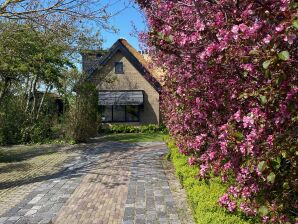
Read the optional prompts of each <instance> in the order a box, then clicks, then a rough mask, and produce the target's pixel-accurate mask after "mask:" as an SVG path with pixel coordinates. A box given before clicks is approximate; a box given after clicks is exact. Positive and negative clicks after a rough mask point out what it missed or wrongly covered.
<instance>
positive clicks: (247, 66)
mask: <svg viewBox="0 0 298 224" xmlns="http://www.w3.org/2000/svg"><path fill="white" fill-rule="evenodd" d="M240 67H241V68H243V69H244V70H246V71H248V72H251V71H252V70H253V65H252V64H250V63H249V64H242V65H241V66H240Z"/></svg>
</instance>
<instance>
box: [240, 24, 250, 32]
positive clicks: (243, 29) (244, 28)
mask: <svg viewBox="0 0 298 224" xmlns="http://www.w3.org/2000/svg"><path fill="white" fill-rule="evenodd" d="M239 29H240V30H241V32H243V33H244V32H246V31H247V30H248V26H246V25H245V24H244V23H241V24H240V25H239Z"/></svg>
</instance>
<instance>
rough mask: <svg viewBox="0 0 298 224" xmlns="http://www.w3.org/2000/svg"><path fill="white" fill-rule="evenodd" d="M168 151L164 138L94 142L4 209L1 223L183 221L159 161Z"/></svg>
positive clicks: (139, 222) (72, 223)
mask: <svg viewBox="0 0 298 224" xmlns="http://www.w3.org/2000/svg"><path fill="white" fill-rule="evenodd" d="M166 152H167V148H166V146H165V144H164V143H162V142H151V143H120V142H105V143H96V144H92V145H90V147H89V149H88V150H83V151H81V152H80V153H78V156H76V157H74V158H72V159H71V160H68V162H67V163H65V164H64V167H63V169H62V170H60V171H59V172H57V173H56V174H55V175H51V177H50V178H47V179H46V180H43V181H40V182H38V184H35V185H32V189H30V192H29V193H27V194H26V196H25V197H24V198H23V199H21V200H20V202H19V203H17V204H16V205H15V206H14V207H12V208H10V209H6V210H7V211H6V212H4V213H3V214H1V212H0V214H1V216H0V224H1V223H7V224H8V223H17V224H21V223H28V224H29V223H30V224H31V223H32V224H37V223H59V224H60V223H61V224H67V223H71V224H76V223H78V224H84V223H86V224H92V223H94V224H95V223H98V224H99V223H102V224H105V223H115V224H116V223H125V224H130V223H131V224H133V223H136V224H141V223H183V222H181V221H180V220H179V217H178V215H177V214H178V213H177V206H176V204H177V203H175V201H174V199H173V196H172V192H171V190H170V187H169V184H168V181H167V177H166V175H165V172H164V169H163V166H162V162H161V157H162V155H164V154H165V153H166ZM0 182H1V180H0ZM2 206H5V205H2ZM0 207H1V204H0Z"/></svg>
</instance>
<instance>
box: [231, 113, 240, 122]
mask: <svg viewBox="0 0 298 224" xmlns="http://www.w3.org/2000/svg"><path fill="white" fill-rule="evenodd" d="M233 118H234V119H235V120H236V121H237V122H240V121H241V112H240V110H238V111H237V112H236V113H235V114H234V115H233Z"/></svg>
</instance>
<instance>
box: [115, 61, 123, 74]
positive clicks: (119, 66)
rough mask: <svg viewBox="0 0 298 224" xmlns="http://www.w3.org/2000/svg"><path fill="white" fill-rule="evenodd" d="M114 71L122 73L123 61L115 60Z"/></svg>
mask: <svg viewBox="0 0 298 224" xmlns="http://www.w3.org/2000/svg"><path fill="white" fill-rule="evenodd" d="M115 73H116V74H124V69H123V62H119V61H118V62H115Z"/></svg>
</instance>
